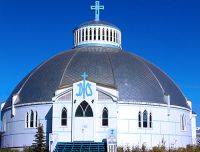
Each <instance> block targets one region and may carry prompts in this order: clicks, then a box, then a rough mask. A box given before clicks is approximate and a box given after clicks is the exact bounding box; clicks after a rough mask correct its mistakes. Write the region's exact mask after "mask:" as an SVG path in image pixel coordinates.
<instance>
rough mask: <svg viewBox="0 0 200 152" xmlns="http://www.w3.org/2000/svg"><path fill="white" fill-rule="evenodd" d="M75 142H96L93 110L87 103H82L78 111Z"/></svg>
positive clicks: (74, 135) (75, 119)
mask: <svg viewBox="0 0 200 152" xmlns="http://www.w3.org/2000/svg"><path fill="white" fill-rule="evenodd" d="M73 140H74V141H93V140H94V117H93V110H92V108H91V106H90V105H89V104H88V103H87V102H86V101H83V102H81V103H80V104H79V106H78V107H77V109H76V112H75V117H74V123H73Z"/></svg>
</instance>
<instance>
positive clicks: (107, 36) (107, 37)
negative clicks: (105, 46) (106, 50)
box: [106, 29, 109, 41]
mask: <svg viewBox="0 0 200 152" xmlns="http://www.w3.org/2000/svg"><path fill="white" fill-rule="evenodd" d="M108 34H109V32H108V29H107V31H106V39H107V41H108V40H109V35H108Z"/></svg>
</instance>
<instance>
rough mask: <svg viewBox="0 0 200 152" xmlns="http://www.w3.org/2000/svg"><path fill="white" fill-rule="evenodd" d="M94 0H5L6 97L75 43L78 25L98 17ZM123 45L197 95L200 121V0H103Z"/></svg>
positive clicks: (1, 10)
mask: <svg viewBox="0 0 200 152" xmlns="http://www.w3.org/2000/svg"><path fill="white" fill-rule="evenodd" d="M93 4H94V0H74V1H68V0H28V1H27V0H0V65H1V70H0V75H1V76H0V101H5V100H6V99H7V97H8V96H9V94H10V93H11V91H12V90H13V89H14V87H15V86H16V85H17V83H18V82H19V81H20V80H21V79H22V78H23V77H24V76H25V75H26V74H27V73H28V72H30V71H31V70H32V69H33V68H34V67H35V66H37V65H38V64H40V63H41V62H43V61H45V60H47V59H48V58H50V57H51V56H53V55H55V54H57V53H59V52H61V51H63V50H68V49H70V48H71V47H72V30H73V28H74V27H76V26H77V25H79V24H81V23H83V22H86V21H90V20H93V19H94V13H93V12H91V11H90V9H89V7H90V5H93ZM101 4H104V5H105V10H104V11H103V12H101V16H100V18H101V19H102V20H105V21H108V22H111V23H113V24H115V25H117V26H118V27H120V28H121V30H122V47H123V49H125V50H128V51H131V52H133V53H135V54H138V55H140V56H142V57H143V58H145V59H147V60H149V61H151V62H153V63H154V64H156V65H157V66H158V67H160V68H161V69H163V70H164V71H165V72H166V73H167V74H168V75H169V76H170V77H171V78H172V79H173V80H174V81H175V82H176V84H177V85H178V86H179V87H180V88H181V90H182V91H183V93H184V94H185V95H186V96H187V98H189V99H190V100H192V101H193V110H194V111H195V112H196V113H197V114H198V115H199V117H198V118H197V124H198V126H200V104H199V102H200V68H199V66H200V1H199V0H123V1H116V0H109V1H108V0H101Z"/></svg>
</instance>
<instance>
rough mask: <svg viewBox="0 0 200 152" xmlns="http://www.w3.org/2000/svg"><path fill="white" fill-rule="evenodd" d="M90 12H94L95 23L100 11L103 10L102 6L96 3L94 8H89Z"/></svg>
mask: <svg viewBox="0 0 200 152" xmlns="http://www.w3.org/2000/svg"><path fill="white" fill-rule="evenodd" d="M91 10H93V11H95V21H99V16H100V10H104V5H100V2H99V1H96V2H95V6H91Z"/></svg>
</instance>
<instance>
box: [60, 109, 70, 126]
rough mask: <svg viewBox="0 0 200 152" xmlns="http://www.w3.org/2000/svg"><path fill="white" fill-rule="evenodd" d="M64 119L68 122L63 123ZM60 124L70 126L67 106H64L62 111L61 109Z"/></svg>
mask: <svg viewBox="0 0 200 152" xmlns="http://www.w3.org/2000/svg"><path fill="white" fill-rule="evenodd" d="M64 112H65V114H66V116H65V117H64V118H63V114H64ZM63 121H66V122H65V123H66V124H63ZM60 126H61V127H67V126H68V124H67V109H66V108H65V107H63V108H62V111H61V117H60Z"/></svg>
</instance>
